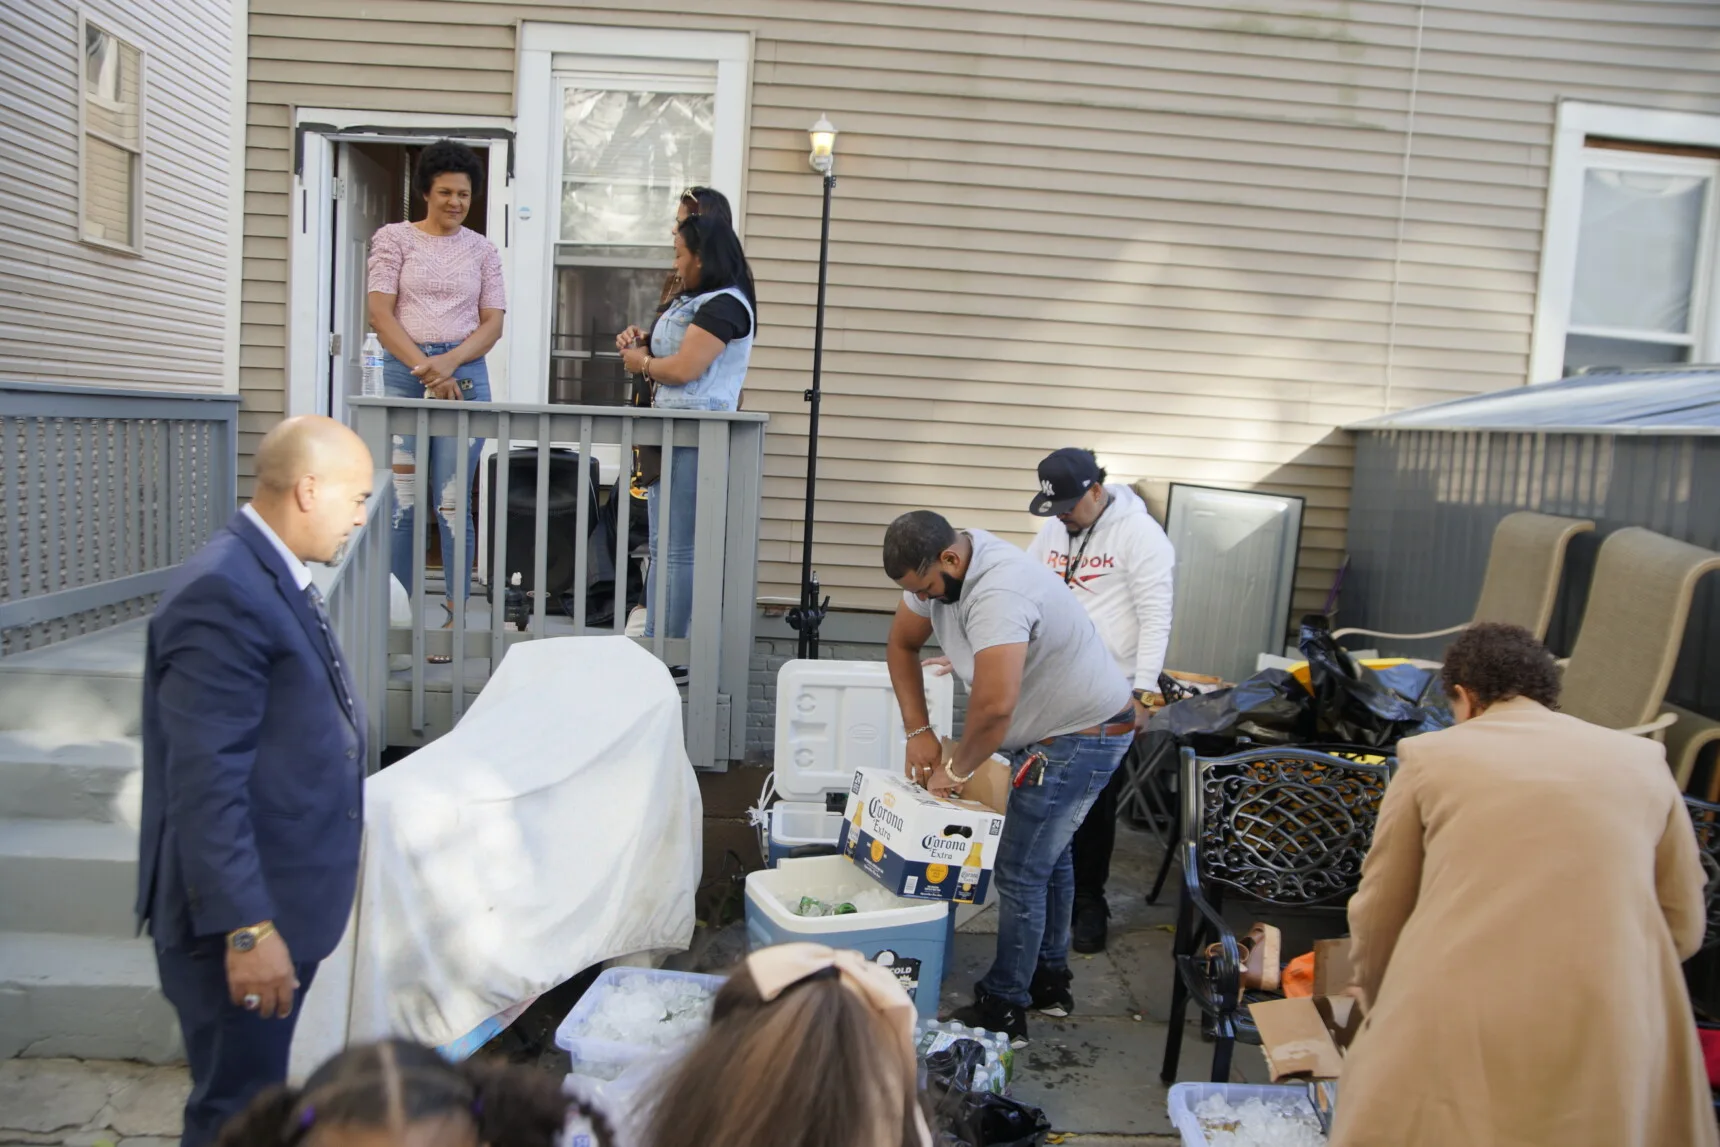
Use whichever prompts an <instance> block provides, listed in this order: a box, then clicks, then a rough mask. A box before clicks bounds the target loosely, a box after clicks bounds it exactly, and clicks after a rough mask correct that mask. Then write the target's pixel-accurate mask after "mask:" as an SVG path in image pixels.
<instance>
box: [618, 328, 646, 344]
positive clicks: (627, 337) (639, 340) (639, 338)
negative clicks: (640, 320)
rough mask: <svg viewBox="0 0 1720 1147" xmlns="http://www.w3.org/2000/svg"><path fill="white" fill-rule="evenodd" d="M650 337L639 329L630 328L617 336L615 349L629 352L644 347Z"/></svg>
mask: <svg viewBox="0 0 1720 1147" xmlns="http://www.w3.org/2000/svg"><path fill="white" fill-rule="evenodd" d="M649 337H650V335H648V334H647V333H646V332H645V331H644V330H643V329H641V328H639V327H628V328H627V329H626V330H624V331H622V332H621V333H620V334H618V335H616V336H615V349H616V350H628V349H629V348H632V347H636V346H643V345H644V344H645V340H646V339H647V338H649Z"/></svg>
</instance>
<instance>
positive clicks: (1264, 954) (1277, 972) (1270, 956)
mask: <svg viewBox="0 0 1720 1147" xmlns="http://www.w3.org/2000/svg"><path fill="white" fill-rule="evenodd" d="M1236 946H1237V948H1238V949H1239V950H1240V951H1241V954H1242V986H1243V987H1244V988H1245V989H1247V990H1249V991H1256V992H1276V991H1278V990H1279V987H1280V986H1281V983H1282V980H1281V977H1282V973H1283V966H1282V964H1281V963H1280V955H1281V953H1282V950H1283V941H1282V937H1280V935H1279V933H1278V929H1277V928H1274V927H1273V926H1272V925H1270V924H1259V923H1256V924H1254V925H1253V926H1251V927H1250V928H1249V929H1248V932H1247V933H1246V934H1245V935H1242V936H1238V937H1237V938H1236ZM1223 953H1224V945H1223V944H1208V945H1207V946H1206V957H1207V959H1209V960H1216V959H1218V958H1219V957H1220V956H1221V955H1223Z"/></svg>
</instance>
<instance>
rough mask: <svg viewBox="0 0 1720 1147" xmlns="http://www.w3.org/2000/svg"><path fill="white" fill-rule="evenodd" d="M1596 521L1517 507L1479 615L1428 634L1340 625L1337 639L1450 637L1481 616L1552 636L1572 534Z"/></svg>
mask: <svg viewBox="0 0 1720 1147" xmlns="http://www.w3.org/2000/svg"><path fill="white" fill-rule="evenodd" d="M1594 528H1595V524H1594V523H1593V522H1591V521H1588V520H1587V519H1584V518H1558V517H1554V516H1553V515H1551V514H1537V513H1534V512H1533V511H1530V510H1518V511H1517V512H1515V513H1511V514H1506V515H1505V517H1504V518H1502V519H1501V520H1500V522H1499V524H1498V525H1497V526H1495V527H1494V528H1493V545H1492V548H1491V549H1490V550H1489V551H1488V553H1487V573H1486V574H1485V576H1483V578H1482V581H1481V596H1480V597H1478V598H1477V599H1476V601H1475V616H1474V617H1471V618H1470V619H1469V620H1468V621H1466V622H1463V623H1462V624H1461V625H1452V626H1448V627H1446V628H1445V629H1435V630H1432V631H1430V632H1427V633H1382V632H1380V631H1379V630H1377V629H1360V628H1350V629H1339V630H1336V631H1334V632H1333V634H1332V636H1333V637H1336V638H1343V637H1349V636H1351V635H1359V636H1363V637H1385V638H1393V639H1396V640H1399V641H1416V640H1421V639H1424V638H1431V637H1448V636H1450V635H1451V634H1453V633H1458V632H1460V631H1462V630H1463V629H1466V628H1468V627H1469V626H1471V625H1473V624H1475V623H1476V622H1477V621H1505V622H1510V623H1511V624H1512V625H1521V626H1522V627H1523V628H1524V629H1527V630H1528V631H1529V632H1530V633H1533V634H1534V635H1535V636H1536V637H1537V638H1543V639H1544V638H1545V637H1546V636H1547V626H1548V625H1549V624H1550V623H1551V622H1552V620H1553V605H1554V603H1555V602H1556V600H1557V598H1558V594H1559V575H1560V574H1561V573H1562V572H1564V568H1565V551H1566V549H1568V548H1569V547H1570V544H1571V539H1572V538H1574V537H1576V536H1577V535H1578V534H1585V533H1588V532H1589V531H1590V530H1593V529H1594Z"/></svg>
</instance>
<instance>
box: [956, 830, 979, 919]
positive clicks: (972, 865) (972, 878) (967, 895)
mask: <svg viewBox="0 0 1720 1147" xmlns="http://www.w3.org/2000/svg"><path fill="white" fill-rule="evenodd" d="M980 848H981V845H980V843H979V841H977V840H976V841H974V845H973V847H972V848H970V849H968V854H967V859H966V860H964V861H962V871H961V876H960V877H959V878H957V880H956V899H957V900H960V901H962V902H964V903H968V904H971V903H973V894H974V890H975V889H976V888H978V887H979V872H980V855H979V854H980Z"/></svg>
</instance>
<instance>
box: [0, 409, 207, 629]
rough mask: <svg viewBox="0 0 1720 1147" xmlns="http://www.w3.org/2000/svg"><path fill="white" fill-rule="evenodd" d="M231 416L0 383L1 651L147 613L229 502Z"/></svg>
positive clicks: (103, 626) (203, 410)
mask: <svg viewBox="0 0 1720 1147" xmlns="http://www.w3.org/2000/svg"><path fill="white" fill-rule="evenodd" d="M238 411H239V400H238V398H237V396H235V395H225V394H222V395H177V394H162V393H158V392H152V391H137V390H102V389H97V388H93V387H73V386H48V385H41V384H35V383H15V382H0V656H5V655H6V654H9V653H16V652H19V651H21V650H24V649H31V648H36V647H39V646H42V645H47V644H50V643H52V642H55V641H61V640H64V639H65V638H68V637H75V636H77V635H79V634H81V633H89V632H93V631H94V630H97V629H102V628H105V627H107V626H110V625H114V624H116V623H118V622H121V621H126V620H129V619H130V618H134V617H141V616H143V615H145V614H147V613H148V612H149V610H150V609H151V608H152V606H153V605H154V601H155V598H156V596H157V595H158V594H159V593H160V592H161V589H162V587H163V586H164V585H165V584H166V581H167V577H168V573H169V571H170V570H172V568H173V567H174V566H176V565H178V564H179V563H180V562H182V561H184V560H185V559H186V558H187V557H189V556H190V555H191V554H192V553H194V552H195V551H196V550H197V548H198V547H199V546H201V545H202V544H203V543H204V541H205V540H207V539H208V537H209V535H210V533H211V532H213V531H214V530H215V529H216V528H217V527H218V526H220V525H221V524H222V523H224V522H225V521H226V520H227V518H228V516H229V515H231V514H232V513H233V510H234V508H235V507H236V506H237V505H238V489H237V451H238V435H237V423H238Z"/></svg>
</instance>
